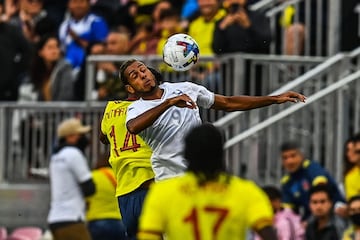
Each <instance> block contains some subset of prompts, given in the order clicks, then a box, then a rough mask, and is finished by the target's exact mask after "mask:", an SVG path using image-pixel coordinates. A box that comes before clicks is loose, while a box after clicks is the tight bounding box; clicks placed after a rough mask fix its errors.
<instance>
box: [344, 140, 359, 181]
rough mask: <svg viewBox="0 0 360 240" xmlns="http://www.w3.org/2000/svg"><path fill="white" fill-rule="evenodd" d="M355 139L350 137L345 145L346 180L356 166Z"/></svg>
mask: <svg viewBox="0 0 360 240" xmlns="http://www.w3.org/2000/svg"><path fill="white" fill-rule="evenodd" d="M354 145H355V144H354V137H353V136H352V137H350V138H349V139H348V140H346V142H345V144H344V178H345V177H346V175H347V174H348V173H349V172H350V171H351V169H352V168H353V167H354V166H356V160H357V158H356V154H355V151H354V148H355V147H354Z"/></svg>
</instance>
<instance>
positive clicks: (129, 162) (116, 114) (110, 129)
mask: <svg viewBox="0 0 360 240" xmlns="http://www.w3.org/2000/svg"><path fill="white" fill-rule="evenodd" d="M131 103H132V102H131V101H109V102H108V104H107V106H106V108H105V112H104V115H103V119H102V121H101V133H100V140H101V142H102V143H105V144H110V158H109V163H110V165H111V167H112V168H113V170H114V172H115V175H116V181H117V187H116V197H117V198H118V203H119V207H120V213H121V215H122V220H123V223H124V225H125V227H126V230H127V234H128V236H129V238H130V239H135V236H136V232H137V225H138V218H139V216H140V213H141V209H142V203H143V200H144V198H145V195H146V193H147V191H148V187H149V185H150V183H151V182H152V181H153V179H154V173H153V171H152V168H151V163H150V157H151V153H152V151H151V149H150V147H149V146H148V145H147V144H146V143H145V142H144V141H143V140H142V139H141V138H140V137H139V136H137V135H134V134H130V133H129V132H128V131H127V129H126V126H125V119H126V113H127V108H128V106H129V105H130V104H131Z"/></svg>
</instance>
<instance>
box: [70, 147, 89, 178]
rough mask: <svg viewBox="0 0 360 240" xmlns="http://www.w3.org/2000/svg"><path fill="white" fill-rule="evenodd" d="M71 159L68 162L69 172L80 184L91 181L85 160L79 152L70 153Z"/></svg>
mask: <svg viewBox="0 0 360 240" xmlns="http://www.w3.org/2000/svg"><path fill="white" fill-rule="evenodd" d="M72 156H73V157H72V158H71V159H70V161H69V164H70V167H71V171H72V173H74V175H75V178H76V179H77V181H79V182H80V183H82V182H85V181H87V180H89V179H91V171H90V168H89V166H88V164H87V160H86V158H85V156H84V155H83V154H81V152H80V150H73V151H72Z"/></svg>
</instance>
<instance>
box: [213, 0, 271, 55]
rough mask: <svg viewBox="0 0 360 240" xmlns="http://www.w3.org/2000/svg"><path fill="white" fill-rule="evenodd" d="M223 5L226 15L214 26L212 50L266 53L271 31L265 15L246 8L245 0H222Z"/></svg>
mask: <svg viewBox="0 0 360 240" xmlns="http://www.w3.org/2000/svg"><path fill="white" fill-rule="evenodd" d="M224 7H225V8H226V9H227V15H226V16H225V17H224V18H223V19H221V20H220V21H218V23H217V25H216V27H215V32H214V41H213V45H212V47H213V50H214V52H215V53H217V54H224V53H234V52H245V53H268V52H269V46H270V41H271V31H270V22H269V20H268V19H267V17H266V16H265V15H264V14H263V13H261V12H256V11H250V10H248V4H247V0H224Z"/></svg>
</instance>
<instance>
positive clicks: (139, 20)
mask: <svg viewBox="0 0 360 240" xmlns="http://www.w3.org/2000/svg"><path fill="white" fill-rule="evenodd" d="M255 2H257V1H256V0H224V1H221V2H220V1H219V0H185V1H176V0H173V1H171V0H152V1H151V0H147V1H146V0H138V1H133V0H124V1H116V0H97V1H96V0H68V2H66V1H47V0H3V1H0V15H1V19H0V51H1V59H0V71H1V80H0V101H82V100H84V89H85V86H84V84H85V72H86V64H85V63H86V57H87V56H88V55H90V54H108V55H138V54H139V55H147V54H161V51H162V46H163V44H164V42H165V41H166V39H167V38H168V37H169V36H170V35H171V34H174V33H177V32H187V33H189V34H190V35H191V36H193V37H194V38H195V39H196V40H197V42H198V44H199V46H200V49H201V54H202V55H212V54H224V53H233V52H247V53H268V51H269V44H270V42H271V41H272V36H271V34H270V25H269V22H268V20H267V18H266V17H265V15H264V13H261V12H252V11H250V10H249V9H248V6H249V5H250V4H253V3H255ZM289 31H297V32H300V34H301V32H303V31H304V30H303V29H302V28H301V27H296V26H295V27H294V28H293V29H291V28H289ZM292 36H293V34H289V35H288V37H289V42H292V40H291V37H292ZM299 49H301V47H299ZM300 51H301V50H300ZM285 53H286V54H299V52H298V51H293V50H291V47H289V49H288V50H287V51H286V52H285ZM119 67H120V66H119V65H118V64H117V63H113V62H101V63H98V64H97V71H96V78H95V79H96V88H97V95H96V97H95V98H96V99H98V100H101V101H108V100H111V99H116V100H123V99H126V98H127V97H128V93H127V92H126V90H125V86H124V84H123V82H121V81H119V79H118V76H119ZM202 68H203V69H202V70H201V75H199V74H197V73H196V72H194V73H192V74H193V75H194V77H195V78H206V73H207V72H213V71H216V69H217V68H218V66H217V65H216V64H211V65H206V66H202ZM127 106H128V105H127ZM127 106H126V107H127ZM111 126H113V125H111ZM111 126H110V127H109V128H108V130H107V132H106V133H103V134H105V135H106V134H108V138H111V137H113V135H111V134H114V132H112V131H114V130H113V129H111ZM198 131H199V130H198ZM86 132H87V131H84V132H81V133H80V132H71V133H70V135H71V136H72V134H75V133H76V134H77V135H79V136H77V137H76V138H75V140H74V143H71V144H70V143H69V144H65V143H64V146H62V147H64V148H65V147H66V146H68V145H74V146H78V144H80V140H79V139H81V137H83V135H82V134H85V133H86ZM201 134H205V135H206V133H203V132H201ZM214 134H215V135H216V134H217V132H216V131H215V132H214ZM67 136H68V135H67V134H66V135H62V136H60V137H67ZM216 136H217V135H216ZM220 139H221V138H219V141H220ZM96 140H97V139H96ZM93 141H95V139H93ZM187 141H191V139H190V140H189V139H188V140H187ZM205 142H206V141H205ZM220 142H221V141H220ZM218 144H219V143H217V145H218ZM220 144H221V143H220ZM65 145H66V146H65ZM189 146H191V144H190V145H188V147H189ZM82 147H84V148H85V147H86V146H82ZM79 149H80V148H79ZM205 149H206V146H205ZM60 150H61V149H59V151H60ZM83 150H84V149H82V148H81V149H80V153H81V151H83ZM73 151H76V153H77V154H78V153H79V151H78V150H73ZM192 151H194V150H193V149H192ZM219 151H221V150H219ZM280 152H281V160H282V165H283V168H284V169H285V171H286V174H285V175H284V177H283V179H282V181H281V183H279V186H280V187H277V186H263V190H261V191H260V188H258V187H257V186H252V185H251V184H250V185H251V186H250V187H248V186H247V185H246V184H247V183H246V184H245V183H241V184H244V186H245V185H246V187H248V188H249V189H255V190H254V192H255V193H254V196H255V195H256V194H258V195H256V196H257V197H259V196H260V197H259V199H261V202H262V203H263V204H264V205H263V206H262V209H265V211H264V212H265V213H266V214H265V215H264V217H265V218H268V217H269V216H271V217H272V219H271V223H272V224H270V226H271V225H272V226H273V227H274V228H275V229H276V231H275V233H276V234H277V238H278V239H284V240H285V239H309V240H311V239H344V240H348V239H352V240H358V239H360V184H359V182H360V135H359V134H354V136H353V137H351V138H350V139H349V140H348V141H347V142H346V144H345V148H344V152H345V156H344V166H345V167H344V169H345V171H344V185H343V187H341V186H339V184H338V183H336V182H335V181H334V179H333V177H332V176H331V174H330V173H329V172H327V171H326V169H324V168H323V167H322V166H320V165H319V164H317V163H316V162H315V161H313V160H311V159H308V158H307V156H304V153H302V151H301V146H299V145H297V143H295V142H288V143H284V144H283V145H282V146H281V149H280ZM220 155H221V154H220ZM220 159H221V158H220ZM82 160H83V162H85V160H84V159H82ZM192 160H194V159H192ZM195 160H196V159H195ZM217 160H219V159H217ZM147 167H149V166H148V165H147ZM192 167H194V166H192ZM99 169H102V170H101V171H100V170H98V171H96V170H94V171H93V174H92V177H91V174H90V169H87V167H85V166H84V169H83V171H84V172H86V178H85V179H80V178H81V177H83V178H84V177H85V175H82V176H78V178H79V182H80V184H84V183H86V182H87V181H90V182H91V185H92V187H94V186H95V185H96V187H95V191H93V190H92V191H90V193H86V194H84V193H82V192H81V191H85V190H83V189H77V191H78V192H77V193H76V194H77V195H78V198H77V200H78V201H81V202H82V203H81V204H83V205H85V204H86V203H89V202H90V203H91V201H94V202H95V201H96V199H95V196H96V195H93V194H94V193H95V194H99V192H98V190H99V189H100V188H101V187H102V186H101V184H99V183H97V184H94V182H95V176H97V177H98V178H101V179H102V180H101V181H102V182H104V181H105V180H109V179H110V181H109V182H107V183H108V184H107V188H108V189H107V190H109V191H112V194H113V195H115V191H121V190H118V188H117V187H116V184H119V182H118V183H116V181H117V179H116V178H120V177H119V176H114V175H113V174H112V173H110V174H109V173H107V170H106V169H108V166H107V165H106V164H103V165H101V166H99ZM212 170H213V171H215V173H216V174H218V172H216V171H218V170H219V171H224V169H222V168H221V167H219V169H212ZM189 171H194V169H189ZM200 172H201V171H200ZM211 173H212V172H211ZM69 174H70V175H71V174H72V173H69ZM216 174H214V175H211V174H210V175H209V176H210V177H209V176H207V175H206V174H204V176H205V175H206V177H204V179H202V180H204V182H206V181H210V182H211V181H212V180H214V179H215V180H216V181H219V182H220V183H221V184H223V185H225V186H226V184H227V183H228V182H227V181H228V180H229V179H227V178H226V176H225V175H226V174H225V175H219V176H217V175H216ZM79 175H81V173H79ZM200 175H201V174H200ZM224 176H225V177H224ZM152 177H153V176H152V175H151V176H150V177H148V178H152ZM187 177H188V178H189V179H190V180H191V178H192V177H191V176H190V175H189V176H187ZM217 177H218V178H217ZM59 178H60V179H61V177H59ZM148 178H146V179H145V180H146V181H145V180H144V182H147V181H148V180H149V179H148ZM91 179H92V180H91ZM200 179H201V177H200ZM92 181H94V182H92ZM216 181H215V182H216ZM114 182H115V183H114ZM202 183H203V182H202ZM220 183H219V185H221V184H220ZM59 184H61V181H59ZM73 184H78V183H75V182H74V183H73ZM141 184H143V182H141ZM93 185H94V186H93ZM199 185H201V184H199ZM164 186H165V185H164ZM201 186H202V185H201ZM83 187H84V186H83ZM85 187H86V186H85ZM142 187H143V185H142ZM218 187H219V186H218ZM138 188H140V187H139V186H136V187H135V186H134V188H133V189H131V191H132V190H134V191H135V190H137V189H138ZM147 188H148V185H147V186H146V189H147ZM165 188H166V186H165ZM74 189H76V186H74ZM142 189H143V188H142ZM191 190H193V191H194V192H195V191H196V190H194V189H191ZM164 191H165V190H161V191H160V192H161V193H162V194H163V193H164ZM249 191H250V190H249ZM251 191H252V190H251ZM258 191H259V192H260V193H259V192H258ZM107 194H108V193H107ZM116 194H117V193H116ZM151 194H156V191H154V192H151ZM92 195H93V196H92ZM117 195H119V196H122V195H123V193H122V194H117ZM83 196H86V197H87V199H85V198H83ZM265 196H267V197H268V199H267V198H266V199H265ZM91 197H93V199H91ZM100 198H101V197H100ZM154 198H155V199H156V195H155V196H152V198H151V200H153V199H154ZM94 199H95V200H94ZM113 200H115V203H116V199H113ZM154 202H156V200H154ZM119 203H120V198H119ZM97 204H98V203H97ZM112 204H114V201H113V202H112ZM157 204H159V203H157ZM100 205H101V203H100ZM115 205H116V204H115ZM235 205H236V204H235ZM264 206H265V207H264ZM159 207H162V206H159ZM269 209H271V210H272V211H270V210H269ZM168 210H169V211H170V212H171V211H172V210H171V209H168ZM80 211H81V209H80ZM207 211H208V212H211V213H214V212H215V214H220V215H219V216H220V220H221V219H222V218H221V217H222V216H223V215H221V214H223V213H224V212H220V213H219V212H217V211H218V209H217V208H216V209H215V210H214V209H210V210H209V209H208V210H207ZM241 211H245V210H241ZM253 211H254V212H250V213H249V214H253V215H255V213H256V214H257V213H258V212H257V209H256V208H255V210H253ZM94 212H96V210H95V211H94ZM118 213H119V211H118V209H117V214H114V215H113V216H110V219H113V220H116V224H121V226H122V222H119V221H118V220H119V218H121V217H120V216H118ZM150 213H151V210H149V208H147V212H146V214H147V215H146V219H145V220H142V221H143V222H146V223H141V224H143V225H140V226H142V227H144V226H145V227H150V228H151V227H154V229H150V230H154V231H158V232H156V234H155V235H159V234H160V237H159V236H157V237H159V238H158V239H161V234H163V233H165V232H166V230H164V229H163V228H157V227H158V226H155V225H152V224H149V222H147V221H150V223H151V221H152V220H151V218H150V217H149V215H151V214H150ZM192 213H195V212H192ZM82 214H83V215H84V217H85V215H86V213H85V212H83V213H82ZM96 214H98V212H97V213H96ZM59 215H61V213H60V214H59ZM152 215H154V214H152ZM89 216H90V217H89ZM87 217H88V221H89V222H91V221H94V220H95V222H96V220H99V219H97V218H96V216H95V218H92V217H93V216H91V212H90V213H88V216H87ZM256 217H258V218H257V219H255V220H248V219H247V220H244V221H246V223H247V225H246V226H249V227H253V229H252V230H254V231H252V230H251V229H249V230H250V231H249V232H248V238H249V239H261V237H263V239H266V236H272V235H271V233H268V234H269V235H267V234H266V233H264V232H262V231H261V230H263V229H265V228H266V227H269V225H268V224H269V223H268V222H264V223H266V224H262V223H261V222H258V221H260V220H261V219H260V217H262V216H260V215H259V216H256ZM148 218H149V219H150V220H148ZM62 220H63V221H65V225H67V224H68V221H69V220H68V219H62ZM70 220H71V221H73V219H70ZM81 220H83V219H81ZM155 220H158V221H163V220H162V219H155ZM220 220H219V221H218V222H216V224H215V225H216V226H218V228H216V229H217V230H219V229H220ZM184 221H185V222H187V223H196V222H195V221H197V220H196V215H189V218H186V219H185V220H184ZM251 221H252V222H251ZM50 223H51V222H50ZM155 223H156V221H154V224H155ZM162 223H163V224H165V223H164V222H162ZM146 224H148V225H146ZM94 225H95V224H94V222H93V228H92V229H89V235H90V233H91V234H92V235H93V236H94V234H96V233H94V232H92V230H93V231H95V230H94ZM62 226H63V225H61V226H60V228H61V227H62ZM87 226H89V227H90V226H91V224H88V225H87ZM244 226H245V225H244ZM52 227H53V228H54V227H55V230H57V227H59V225H56V224H55V225H53V226H52ZM96 227H97V226H96V225H95V229H96ZM82 230H84V229H82ZM85 230H86V229H85ZM142 230H144V229H142ZM146 230H147V229H145V231H144V232H145V235H139V236H140V239H142V238H141V237H142V236H145V237H144V239H148V238H146V237H148V236H147V235H146V234H149V232H146ZM167 230H168V229H167ZM72 231H73V229H72ZM55 232H56V231H55ZM144 232H142V234H144ZM167 233H168V234H169V232H167ZM172 233H173V232H172ZM61 234H62V233H60V236H61ZM120 234H124V232H121V233H120ZM120 234H119V238H118V239H121V236H120ZM169 235H170V236H172V235H171V234H169ZM150 236H151V233H150ZM196 236H198V235H196ZM151 237H153V236H151ZM123 238H124V239H125V238H126V237H123ZM59 239H60V238H59ZM65 239H69V238H68V236H66V235H65ZM86 239H88V238H86ZM96 239H97V238H95V240H96ZM107 239H108V240H109V238H107ZM149 239H153V238H149ZM154 239H156V238H154ZM174 239H176V238H174ZM179 239H181V237H180V238H179ZM196 239H199V238H196ZM239 239H241V238H239Z"/></svg>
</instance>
